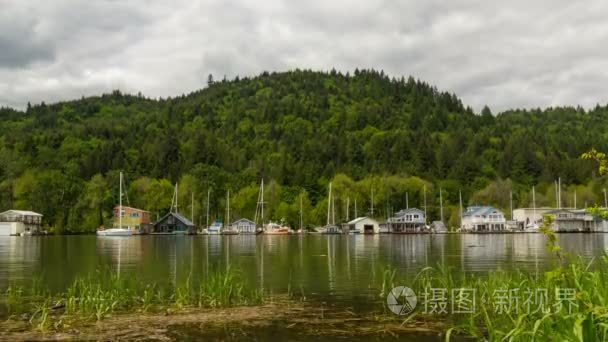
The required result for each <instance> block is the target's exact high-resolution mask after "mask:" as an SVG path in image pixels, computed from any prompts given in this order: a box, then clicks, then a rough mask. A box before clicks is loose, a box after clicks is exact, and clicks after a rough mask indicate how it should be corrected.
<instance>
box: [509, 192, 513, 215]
mask: <svg viewBox="0 0 608 342" xmlns="http://www.w3.org/2000/svg"><path fill="white" fill-rule="evenodd" d="M509 205H510V206H511V221H513V190H510V191H509Z"/></svg>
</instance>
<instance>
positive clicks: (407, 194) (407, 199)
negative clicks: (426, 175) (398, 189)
mask: <svg viewBox="0 0 608 342" xmlns="http://www.w3.org/2000/svg"><path fill="white" fill-rule="evenodd" d="M409 195H410V194H409V193H408V192H406V193H405V209H409V208H410V199H409V197H410V196H409Z"/></svg>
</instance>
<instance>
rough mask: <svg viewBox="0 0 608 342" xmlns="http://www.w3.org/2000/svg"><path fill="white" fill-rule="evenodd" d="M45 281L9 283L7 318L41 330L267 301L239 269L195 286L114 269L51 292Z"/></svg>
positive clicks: (189, 279) (3, 300)
mask: <svg viewBox="0 0 608 342" xmlns="http://www.w3.org/2000/svg"><path fill="white" fill-rule="evenodd" d="M41 284H42V282H40V281H38V280H35V281H34V282H33V283H32V286H27V287H24V286H16V285H10V286H9V287H8V288H7V289H6V291H5V293H4V296H2V298H1V300H2V302H3V303H2V302H0V305H1V304H4V307H5V308H6V313H7V314H8V316H9V318H16V319H19V318H21V319H24V318H25V319H27V320H28V322H29V324H30V325H31V326H32V327H34V328H37V329H39V330H47V329H49V328H51V327H55V328H59V327H60V325H61V324H63V323H64V322H68V321H74V320H86V321H98V320H102V319H104V318H105V317H107V316H111V315H112V314H115V313H134V312H171V311H175V310H183V309H189V308H195V307H197V308H219V307H230V306H237V305H255V304H261V303H263V301H264V296H263V294H262V293H261V292H260V291H259V290H255V289H254V290H251V289H249V288H248V286H246V283H245V282H244V281H243V280H242V278H241V277H240V276H239V274H237V273H236V272H235V271H233V270H231V269H227V270H226V271H220V272H217V273H214V274H213V275H212V276H210V277H209V278H208V279H206V280H205V281H204V282H203V283H201V284H198V285H195V284H194V282H193V281H192V279H191V278H188V279H187V281H186V282H185V283H183V284H179V285H177V286H175V287H172V288H171V287H169V288H167V287H162V286H159V285H158V284H154V283H152V284H149V283H146V282H144V281H141V280H139V279H137V278H135V277H124V276H123V277H120V276H119V275H118V274H117V273H115V272H112V271H97V272H94V273H92V274H89V275H87V276H85V277H80V278H76V279H75V280H74V281H73V282H72V284H71V285H70V286H69V287H68V288H67V290H66V291H65V292H63V293H59V294H51V293H50V291H48V290H44V289H42V286H41Z"/></svg>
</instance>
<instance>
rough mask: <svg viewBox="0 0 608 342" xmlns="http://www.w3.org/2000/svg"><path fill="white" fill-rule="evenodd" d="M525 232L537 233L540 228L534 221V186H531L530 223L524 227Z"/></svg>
mask: <svg viewBox="0 0 608 342" xmlns="http://www.w3.org/2000/svg"><path fill="white" fill-rule="evenodd" d="M525 231H526V232H528V233H538V232H539V231H540V226H539V225H538V221H537V220H536V189H535V188H534V185H533V186H532V222H529V223H528V225H526V228H525Z"/></svg>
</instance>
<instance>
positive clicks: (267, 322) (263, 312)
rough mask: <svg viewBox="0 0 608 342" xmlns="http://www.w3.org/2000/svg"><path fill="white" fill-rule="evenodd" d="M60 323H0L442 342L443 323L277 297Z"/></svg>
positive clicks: (70, 332)
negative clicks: (248, 303) (251, 303)
mask: <svg viewBox="0 0 608 342" xmlns="http://www.w3.org/2000/svg"><path fill="white" fill-rule="evenodd" d="M57 319H58V321H55V322H54V323H53V326H51V327H49V328H47V330H46V331H41V330H39V329H33V328H32V326H31V325H30V324H28V322H27V321H24V320H19V319H16V318H12V319H10V320H7V321H4V322H2V323H1V324H0V340H3V341H25V340H28V341H29V340H49V341H50V340H139V341H141V340H146V341H173V340H180V341H199V340H202V339H204V340H233V341H240V340H248V341H250V340H271V339H277V340H291V341H310V340H311V339H313V338H314V339H324V340H348V341H353V340H355V341H356V340H361V341H369V340H380V339H382V340H386V339H396V340H404V341H442V337H441V336H440V334H439V333H438V332H439V331H444V330H445V327H444V326H442V325H441V324H440V323H437V322H432V321H424V320H420V319H414V320H410V321H407V322H405V323H403V318H402V317H400V316H394V315H389V314H385V313H381V312H376V313H374V312H371V313H370V312H368V313H355V312H353V311H352V310H349V309H348V308H346V309H345V308H335V307H330V306H325V305H319V304H318V303H317V304H315V305H312V304H311V303H302V302H292V301H275V302H273V303H267V304H264V305H261V306H246V307H234V308H225V309H186V310H180V311H172V310H168V311H166V312H163V313H155V314H144V313H141V314H115V315H113V316H112V317H108V318H106V319H104V320H102V321H99V322H91V321H84V320H72V321H69V320H67V319H64V320H63V321H60V320H61V318H57Z"/></svg>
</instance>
